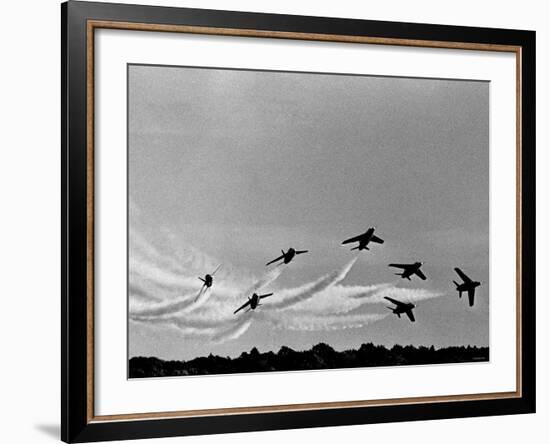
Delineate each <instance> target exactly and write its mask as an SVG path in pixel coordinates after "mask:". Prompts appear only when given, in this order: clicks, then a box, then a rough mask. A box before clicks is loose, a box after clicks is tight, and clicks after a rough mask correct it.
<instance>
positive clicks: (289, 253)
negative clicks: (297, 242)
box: [265, 247, 308, 267]
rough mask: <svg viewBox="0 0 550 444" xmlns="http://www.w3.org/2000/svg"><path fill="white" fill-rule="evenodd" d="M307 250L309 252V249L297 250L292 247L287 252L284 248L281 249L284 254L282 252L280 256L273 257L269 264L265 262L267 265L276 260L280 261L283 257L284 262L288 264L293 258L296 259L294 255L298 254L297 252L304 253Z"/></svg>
mask: <svg viewBox="0 0 550 444" xmlns="http://www.w3.org/2000/svg"><path fill="white" fill-rule="evenodd" d="M307 252H308V250H295V249H294V248H292V247H291V248H289V249H288V251H287V252H286V253H285V251H284V250H281V253H283V254H281V255H280V256H279V257H278V258H276V259H273V260H272V261H269V262H268V263H267V264H265V266H266V267H267V266H268V265H271V264H273V263H274V262H277V261H280V260H281V259H282V260H283V262H282V263H284V264H288V263H289V262H290V261H291V260H292V259H294V256H296V255H297V254H303V253H307Z"/></svg>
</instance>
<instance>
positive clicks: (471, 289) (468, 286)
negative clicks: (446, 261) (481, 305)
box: [453, 268, 481, 307]
mask: <svg viewBox="0 0 550 444" xmlns="http://www.w3.org/2000/svg"><path fill="white" fill-rule="evenodd" d="M455 271H456V273H457V274H458V275H459V276H460V277H461V279H462V281H463V282H462V284H459V283H458V282H456V281H453V282H454V284H455V285H456V290H457V291H458V297H459V298H461V297H462V293H463V292H464V291H466V292H468V302H469V304H470V307H473V306H474V298H475V293H476V287H479V286H480V285H481V282H478V281H473V280H471V279H470V278H469V277H468V276H466V274H465V273H464V272H463V271H462V270H461V269H460V268H455Z"/></svg>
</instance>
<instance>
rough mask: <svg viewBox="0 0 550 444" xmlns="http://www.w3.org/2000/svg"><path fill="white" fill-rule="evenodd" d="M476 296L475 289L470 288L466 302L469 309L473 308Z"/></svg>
mask: <svg viewBox="0 0 550 444" xmlns="http://www.w3.org/2000/svg"><path fill="white" fill-rule="evenodd" d="M475 294H476V289H475V288H470V289H469V290H468V302H469V303H470V307H473V306H474V296H475Z"/></svg>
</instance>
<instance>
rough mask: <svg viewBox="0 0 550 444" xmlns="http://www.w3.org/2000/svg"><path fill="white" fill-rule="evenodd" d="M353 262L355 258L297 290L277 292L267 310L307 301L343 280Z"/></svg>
mask: <svg viewBox="0 0 550 444" xmlns="http://www.w3.org/2000/svg"><path fill="white" fill-rule="evenodd" d="M355 262H357V257H355V258H353V259H352V260H351V261H349V262H348V263H347V264H346V265H345V266H344V267H343V268H342V269H341V270H336V271H333V272H332V273H329V274H327V275H326V276H324V277H322V278H320V279H319V280H317V281H316V282H313V283H311V284H308V285H304V286H302V287H299V288H293V289H289V290H283V291H279V292H278V293H277V295H276V296H277V299H276V300H274V301H270V304H269V305H268V306H267V305H266V307H267V310H283V309H286V308H290V307H292V306H294V305H296V304H299V303H301V302H304V301H307V300H308V299H310V298H312V297H313V296H315V295H316V294H318V293H319V292H321V291H323V290H326V289H327V288H329V287H331V286H333V285H334V284H337V283H338V282H340V281H341V280H342V279H344V278H345V277H346V275H347V274H348V273H349V271H350V270H351V268H352V267H353V265H354V264H355Z"/></svg>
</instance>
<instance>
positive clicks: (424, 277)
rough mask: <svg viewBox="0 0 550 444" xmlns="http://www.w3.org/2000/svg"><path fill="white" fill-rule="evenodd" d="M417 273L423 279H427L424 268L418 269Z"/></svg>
mask: <svg viewBox="0 0 550 444" xmlns="http://www.w3.org/2000/svg"><path fill="white" fill-rule="evenodd" d="M415 274H416V275H417V276H418V277H419V278H420V279H422V280H423V281H425V280H426V275H425V274H424V273H422V270H420V269H418V270H416V271H415Z"/></svg>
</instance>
